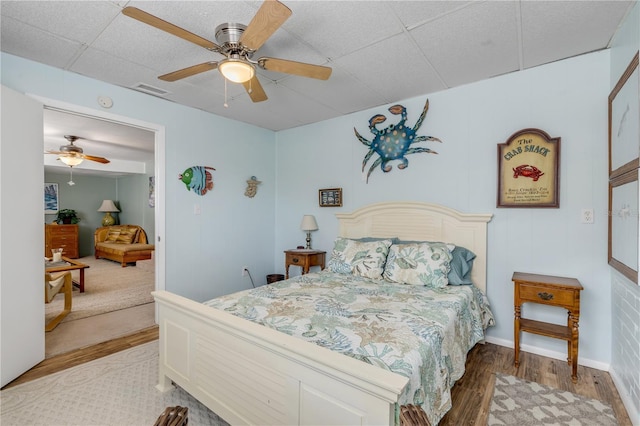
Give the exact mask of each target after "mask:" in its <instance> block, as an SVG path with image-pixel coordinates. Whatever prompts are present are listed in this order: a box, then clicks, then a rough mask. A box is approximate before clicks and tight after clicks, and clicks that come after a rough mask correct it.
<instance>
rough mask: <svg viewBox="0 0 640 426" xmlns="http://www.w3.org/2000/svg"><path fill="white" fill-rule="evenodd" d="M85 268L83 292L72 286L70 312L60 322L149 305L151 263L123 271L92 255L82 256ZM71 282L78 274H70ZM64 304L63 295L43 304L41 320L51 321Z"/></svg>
mask: <svg viewBox="0 0 640 426" xmlns="http://www.w3.org/2000/svg"><path fill="white" fill-rule="evenodd" d="M78 260H79V261H80V262H82V263H85V264H87V265H89V268H88V269H85V273H84V282H85V284H84V293H80V291H78V289H77V288H75V287H74V291H73V299H72V306H71V313H70V314H69V315H67V317H66V318H65V319H64V320H63V321H62V322H68V321H74V320H78V319H81V318H87V317H91V316H94V315H99V314H104V313H106V312H112V311H117V310H120V309H126V308H131V307H133V306H138V305H143V304H145V303H151V302H153V297H152V296H151V292H152V291H153V289H154V286H155V273H154V260H153V259H150V260H142V261H138V262H137V266H127V267H126V268H123V267H122V266H121V265H120V264H119V263H117V262H112V261H110V260H106V259H96V258H94V257H93V256H88V257H82V258H80V259H78ZM71 274H72V276H73V278H74V280H76V281H77V280H78V278H79V275H80V273H79V272H78V271H72V272H71ZM63 305H64V295H63V294H58V295H56V297H55V298H54V300H53V301H52V302H51V303H47V304H45V319H46V321H49V320H51V319H52V318H53V317H55V316H56V315H57V314H58V313H59V312H60V311H62V308H63Z"/></svg>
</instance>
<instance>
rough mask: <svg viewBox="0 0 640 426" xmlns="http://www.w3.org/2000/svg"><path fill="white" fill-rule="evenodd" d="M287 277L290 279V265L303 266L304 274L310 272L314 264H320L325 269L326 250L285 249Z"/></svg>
mask: <svg viewBox="0 0 640 426" xmlns="http://www.w3.org/2000/svg"><path fill="white" fill-rule="evenodd" d="M284 253H285V260H284V267H285V274H286V275H285V279H289V266H291V265H293V266H299V267H301V268H302V274H303V275H304V274H306V273H307V272H309V268H310V267H312V266H319V267H320V269H324V257H325V254H327V252H326V251H319V250H304V249H303V250H285V252H284Z"/></svg>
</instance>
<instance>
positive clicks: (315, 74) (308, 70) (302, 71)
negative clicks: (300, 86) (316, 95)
mask: <svg viewBox="0 0 640 426" xmlns="http://www.w3.org/2000/svg"><path fill="white" fill-rule="evenodd" d="M258 63H259V64H260V66H261V67H262V68H264V69H265V70H267V71H277V72H282V73H285V74H293V75H299V76H301V77H310V78H317V79H319V80H327V79H328V78H329V77H330V76H331V68H329V67H324V66H322V65H313V64H306V63H304V62H296V61H289V60H287V59H277V58H260V59H258Z"/></svg>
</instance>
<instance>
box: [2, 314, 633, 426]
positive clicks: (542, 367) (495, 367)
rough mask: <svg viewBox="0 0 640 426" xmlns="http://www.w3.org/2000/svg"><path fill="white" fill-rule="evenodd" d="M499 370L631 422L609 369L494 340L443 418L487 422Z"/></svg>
mask: <svg viewBox="0 0 640 426" xmlns="http://www.w3.org/2000/svg"><path fill="white" fill-rule="evenodd" d="M156 339H158V327H157V326H155V327H150V328H148V329H145V330H143V331H141V332H139V333H135V334H132V335H129V336H125V337H122V338H119V339H115V340H111V341H109V342H105V343H100V344H97V345H94V346H91V347H89V348H85V349H79V350H75V351H72V352H68V353H66V354H62V355H58V356H56V357H53V358H49V359H46V360H44V361H42V362H41V363H40V364H38V365H36V366H35V367H34V368H32V369H31V370H29V371H27V372H26V373H24V374H23V375H22V376H20V377H18V378H17V379H15V380H14V381H13V382H11V383H9V384H8V385H7V386H5V387H4V388H3V389H7V388H9V387H12V386H16V385H18V384H20V383H24V382H28V381H30V380H34V379H37V378H39V377H43V376H46V375H48V374H52V373H55V372H57V371H61V370H64V369H66V368H69V367H73V366H74V365H78V364H82V363H84V362H88V361H91V360H94V359H98V358H101V357H103V356H106V355H110V354H112V353H115V352H119V351H122V350H125V349H129V348H131V347H133V346H136V345H140V344H143V343H147V342H151V341H153V340H156ZM496 372H499V373H503V374H510V375H513V376H516V377H519V378H521V379H524V380H529V381H532V382H537V383H540V384H543V385H547V386H552V387H554V388H558V389H563V390H567V391H569V392H573V393H576V394H579V395H583V396H585V397H588V398H595V399H598V400H600V401H604V402H606V403H608V404H609V405H611V407H612V408H613V411H614V412H615V414H616V417H617V419H618V423H619V424H620V425H622V426H627V425H628V426H631V421H630V420H629V416H628V415H627V412H626V410H625V408H624V405H623V404H622V400H621V399H620V395H619V394H618V391H617V390H616V388H615V386H614V384H613V381H612V380H611V376H610V375H609V373H607V372H605V371H600V370H595V369H593V368H588V367H584V366H578V383H576V384H574V383H573V382H572V381H571V368H570V367H569V365H567V363H566V362H564V361H559V360H556V359H551V358H546V357H542V356H539V355H533V354H530V353H527V352H521V353H520V367H519V368H515V367H514V366H513V349H510V348H506V347H503V346H497V345H493V344H489V343H488V344H485V345H476V347H475V348H473V349H472V350H471V352H470V353H469V356H468V357H467V364H466V372H465V375H464V376H463V377H462V378H461V379H460V380H459V381H458V382H457V383H456V384H455V386H454V387H453V390H452V401H453V408H452V409H451V411H449V413H447V415H446V416H445V417H444V418H443V419H442V421H441V422H440V425H441V426H451V425H476V424H478V425H484V424H486V418H487V416H488V414H489V404H490V401H491V397H492V390H493V384H492V383H493V377H494V376H493V373H496Z"/></svg>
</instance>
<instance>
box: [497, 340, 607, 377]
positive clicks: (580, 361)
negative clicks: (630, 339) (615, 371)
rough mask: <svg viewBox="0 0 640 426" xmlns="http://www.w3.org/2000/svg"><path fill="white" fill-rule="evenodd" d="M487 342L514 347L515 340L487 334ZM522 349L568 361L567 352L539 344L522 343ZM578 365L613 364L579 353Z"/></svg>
mask: <svg viewBox="0 0 640 426" xmlns="http://www.w3.org/2000/svg"><path fill="white" fill-rule="evenodd" d="M485 340H486V341H487V342H489V343H493V344H496V345H499V346H504V347H507V348H513V347H514V345H513V341H512V340H506V339H499V338H496V337H491V336H486V339H485ZM520 350H521V351H524V352H530V353H532V354H536V355H541V356H546V357H548V358H553V359H559V360H562V361H566V359H567V353H566V352H557V351H550V350H548V349H544V348H540V347H537V346H531V345H520ZM578 365H584V366H585V367H590V368H595V369H596V370H602V371H607V372H608V371H609V368H610V367H611V365H610V364H609V363H606V362H601V361H595V360H592V359H588V358H582V357H580V355H578Z"/></svg>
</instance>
